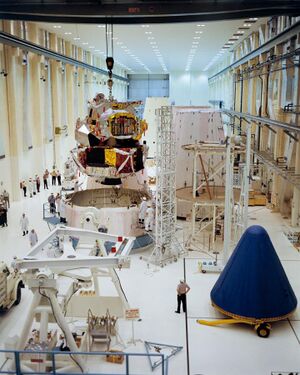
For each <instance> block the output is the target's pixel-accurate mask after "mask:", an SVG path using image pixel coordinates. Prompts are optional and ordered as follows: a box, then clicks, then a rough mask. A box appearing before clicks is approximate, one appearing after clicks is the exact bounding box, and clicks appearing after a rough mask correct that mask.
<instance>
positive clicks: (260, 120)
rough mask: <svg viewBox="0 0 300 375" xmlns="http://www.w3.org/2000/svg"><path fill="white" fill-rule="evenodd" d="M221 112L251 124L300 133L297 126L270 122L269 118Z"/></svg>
mask: <svg viewBox="0 0 300 375" xmlns="http://www.w3.org/2000/svg"><path fill="white" fill-rule="evenodd" d="M222 112H223V113H224V114H226V115H228V116H230V117H231V116H237V117H239V118H242V119H243V118H244V119H248V120H251V121H253V122H258V123H261V124H265V125H269V126H275V127H277V128H282V129H285V130H287V131H288V132H296V133H300V126H297V125H291V124H287V123H285V122H280V121H277V120H271V119H270V118H266V117H259V116H254V115H250V114H249V113H244V112H235V111H231V110H228V109H223V110H222ZM261 124H260V125H261Z"/></svg>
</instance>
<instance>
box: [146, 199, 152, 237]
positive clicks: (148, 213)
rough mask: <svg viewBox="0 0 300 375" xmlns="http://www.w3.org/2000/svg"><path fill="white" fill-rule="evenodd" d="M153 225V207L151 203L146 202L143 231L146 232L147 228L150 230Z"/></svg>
mask: <svg viewBox="0 0 300 375" xmlns="http://www.w3.org/2000/svg"><path fill="white" fill-rule="evenodd" d="M153 225H154V208H153V207H152V204H148V208H147V210H146V216H145V231H146V232H148V231H149V230H150V231H151V232H152V230H153Z"/></svg>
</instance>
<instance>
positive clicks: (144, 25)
mask: <svg viewBox="0 0 300 375" xmlns="http://www.w3.org/2000/svg"><path fill="white" fill-rule="evenodd" d="M141 26H142V27H146V28H147V27H149V25H141Z"/></svg>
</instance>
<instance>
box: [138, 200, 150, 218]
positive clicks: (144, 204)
mask: <svg viewBox="0 0 300 375" xmlns="http://www.w3.org/2000/svg"><path fill="white" fill-rule="evenodd" d="M147 206H148V205H147V198H146V197H143V200H142V202H141V204H140V212H139V222H140V224H142V225H144V221H145V215H146V211H147Z"/></svg>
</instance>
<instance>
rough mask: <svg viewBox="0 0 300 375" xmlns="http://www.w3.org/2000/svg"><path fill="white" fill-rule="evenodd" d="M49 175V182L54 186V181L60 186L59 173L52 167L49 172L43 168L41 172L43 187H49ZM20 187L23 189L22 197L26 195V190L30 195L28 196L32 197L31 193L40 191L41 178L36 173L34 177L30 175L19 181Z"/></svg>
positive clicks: (34, 193)
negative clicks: (43, 170)
mask: <svg viewBox="0 0 300 375" xmlns="http://www.w3.org/2000/svg"><path fill="white" fill-rule="evenodd" d="M50 176H51V183H52V186H56V183H57V185H58V186H61V173H60V171H59V170H58V169H55V168H53V170H52V172H51V173H50V172H49V171H48V169H46V170H45V172H44V173H43V183H44V189H49V185H48V180H49V177H50ZM20 188H21V189H22V190H23V194H24V197H27V192H28V194H29V196H30V198H32V197H33V195H36V194H37V193H39V192H40V188H41V180H40V177H39V176H38V175H37V174H36V175H35V177H34V178H32V177H30V178H29V179H28V180H27V181H26V180H23V181H21V182H20Z"/></svg>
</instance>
